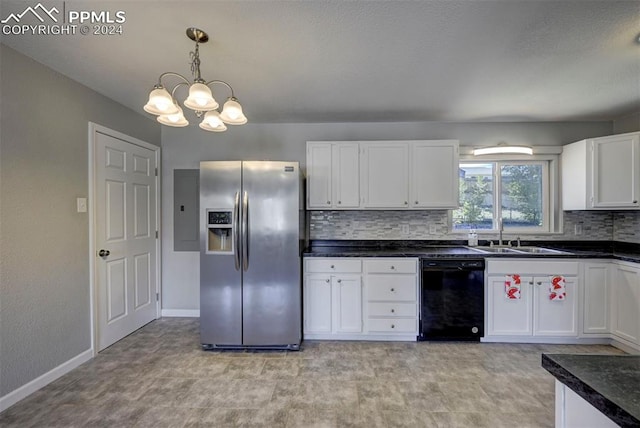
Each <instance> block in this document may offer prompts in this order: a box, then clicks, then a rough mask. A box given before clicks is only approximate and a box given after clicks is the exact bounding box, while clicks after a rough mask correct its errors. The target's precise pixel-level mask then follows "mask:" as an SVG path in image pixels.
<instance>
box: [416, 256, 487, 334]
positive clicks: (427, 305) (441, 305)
mask: <svg viewBox="0 0 640 428" xmlns="http://www.w3.org/2000/svg"><path fill="white" fill-rule="evenodd" d="M421 265H422V281H421V294H420V303H421V309H420V335H419V336H418V340H421V341H426V340H468V341H479V340H480V338H481V337H483V336H484V260H483V259H422V260H421Z"/></svg>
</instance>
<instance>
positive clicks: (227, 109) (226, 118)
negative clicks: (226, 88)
mask: <svg viewBox="0 0 640 428" xmlns="http://www.w3.org/2000/svg"><path fill="white" fill-rule="evenodd" d="M220 119H222V121H223V122H224V123H226V124H228V125H244V124H245V123H247V118H246V116H245V115H244V113H242V106H241V105H240V103H239V102H238V101H237V100H236V99H235V98H229V99H228V100H227V102H226V103H224V107H223V108H222V112H221V113H220Z"/></svg>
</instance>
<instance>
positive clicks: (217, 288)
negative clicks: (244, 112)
mask: <svg viewBox="0 0 640 428" xmlns="http://www.w3.org/2000/svg"><path fill="white" fill-rule="evenodd" d="M241 166H242V163H241V162H200V234H201V236H200V340H201V343H202V344H204V345H230V346H241V345H242V269H236V256H238V253H237V251H239V250H240V248H238V245H236V242H235V241H236V239H234V248H233V252H229V253H228V254H207V247H206V245H207V233H208V227H207V222H208V219H207V210H218V211H229V212H232V213H233V212H234V207H235V206H236V200H235V197H236V194H238V195H239V194H240V192H241V184H242V169H241ZM234 217H235V215H234ZM235 220H236V219H235V218H234V224H235V225H236V226H237V222H236V221H235ZM235 232H236V231H232V234H235ZM238 261H239V259H238Z"/></svg>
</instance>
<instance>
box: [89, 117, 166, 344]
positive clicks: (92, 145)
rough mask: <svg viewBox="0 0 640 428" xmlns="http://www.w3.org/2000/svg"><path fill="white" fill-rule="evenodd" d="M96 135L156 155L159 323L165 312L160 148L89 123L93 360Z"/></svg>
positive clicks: (93, 340)
mask: <svg viewBox="0 0 640 428" xmlns="http://www.w3.org/2000/svg"><path fill="white" fill-rule="evenodd" d="M96 134H104V135H109V136H110V137H113V138H117V139H119V140H122V141H125V142H127V143H130V144H134V145H137V146H140V147H144V148H145V149H149V150H151V151H153V152H154V155H155V160H156V166H157V171H156V229H157V230H156V233H157V238H156V284H155V291H156V296H157V298H156V319H158V318H159V317H160V313H161V312H160V311H161V303H160V302H161V301H162V300H161V298H162V295H161V289H162V276H161V272H162V264H161V263H162V255H161V251H162V245H161V239H160V237H161V236H162V233H161V231H162V223H161V207H162V201H161V194H162V192H161V187H160V186H161V182H160V177H162V175H161V164H160V162H161V159H162V158H161V156H160V154H161V153H160V150H161V149H160V147H159V146H154V145H153V144H150V143H147V142H145V141H142V140H139V139H137V138H134V137H131V136H129V135H126V134H123V133H121V132H118V131H115V130H113V129H110V128H107V127H105V126H102V125H99V124H97V123H94V122H89V138H88V145H89V157H88V165H89V189H88V191H89V193H88V194H89V203H88V204H87V205H88V209H89V302H90V303H89V314H90V320H91V351H92V353H93V356H94V357H95V356H96V355H97V354H98V351H97V350H98V343H97V341H98V325H99V323H98V320H97V316H98V297H97V296H98V293H97V290H96V284H97V281H96V251H97V248H96V236H95V234H96V200H95V195H96V189H95V185H96V164H95V162H96V159H95V154H96V143H97V138H96Z"/></svg>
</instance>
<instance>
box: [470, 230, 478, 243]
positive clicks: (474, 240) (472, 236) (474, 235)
mask: <svg viewBox="0 0 640 428" xmlns="http://www.w3.org/2000/svg"><path fill="white" fill-rule="evenodd" d="M467 240H468V242H467V244H468V245H469V246H470V247H477V246H478V234H477V233H476V230H475V229H471V230H470V231H469V235H468V237H467Z"/></svg>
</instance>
